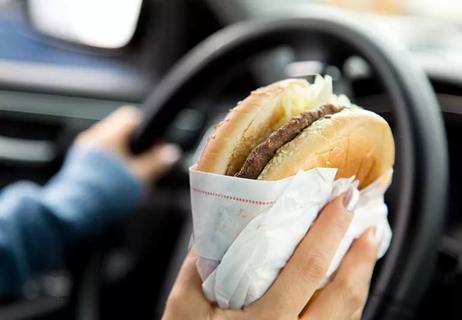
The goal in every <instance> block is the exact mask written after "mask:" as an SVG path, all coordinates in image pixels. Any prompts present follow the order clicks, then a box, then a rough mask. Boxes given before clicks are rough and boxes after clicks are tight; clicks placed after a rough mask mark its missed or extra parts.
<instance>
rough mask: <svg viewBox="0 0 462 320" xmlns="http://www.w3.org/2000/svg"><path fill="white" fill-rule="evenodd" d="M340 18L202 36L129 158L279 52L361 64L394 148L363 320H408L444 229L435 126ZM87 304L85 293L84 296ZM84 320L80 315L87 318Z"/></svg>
mask: <svg viewBox="0 0 462 320" xmlns="http://www.w3.org/2000/svg"><path fill="white" fill-rule="evenodd" d="M371 32H372V31H371V30H368V29H367V28H366V27H364V26H363V25H361V24H359V23H356V22H354V21H350V20H348V19H345V18H344V17H342V16H339V15H335V14H334V15H332V14H325V15H323V14H316V16H308V17H300V18H287V19H279V20H266V21H257V22H255V21H254V22H244V23H239V24H236V25H232V26H230V27H227V28H225V29H222V30H221V31H219V32H217V33H215V34H214V35H212V36H210V37H209V38H208V39H206V40H205V41H203V42H202V43H200V44H199V45H198V46H197V47H195V48H194V49H193V50H192V51H190V52H189V53H188V54H187V55H186V56H185V57H184V58H183V59H182V60H180V61H179V63H178V64H177V65H176V66H174V67H173V68H172V69H171V71H170V72H169V73H168V74H167V75H166V76H165V78H164V79H163V81H162V82H161V83H160V84H159V85H158V86H157V87H156V88H155V90H154V91H153V92H152V94H151V95H150V96H149V97H148V99H147V100H146V103H145V109H144V110H145V120H144V122H143V123H142V125H141V126H140V128H139V130H138V132H137V133H136V135H135V136H134V137H133V140H132V145H131V147H132V150H133V152H134V153H138V152H141V151H143V150H145V149H146V148H148V147H149V146H151V145H152V143H153V142H154V141H155V140H156V139H158V138H160V137H162V136H163V135H164V133H165V132H166V130H167V128H168V124H170V123H171V122H172V121H173V119H174V118H175V116H176V115H177V114H178V113H179V112H180V111H181V110H182V109H183V108H184V106H185V105H187V103H188V101H190V100H191V99H192V98H193V97H194V96H195V95H196V94H197V93H199V92H203V91H204V90H205V89H206V88H207V85H208V83H209V81H208V80H207V79H211V78H212V77H215V78H216V77H217V71H220V72H221V71H222V70H226V69H229V68H231V67H233V66H235V65H236V64H238V63H239V62H240V61H242V60H243V59H246V58H247V57H250V56H253V55H255V54H257V53H261V52H262V51H265V50H268V49H271V48H275V47H278V46H281V45H286V46H291V45H294V44H297V43H298V44H299V43H312V42H315V43H316V44H317V45H319V46H321V47H323V48H324V49H325V50H326V51H327V52H330V54H331V56H333V57H336V56H339V55H340V56H342V55H343V56H351V55H356V56H360V57H362V58H363V59H365V60H366V61H367V62H368V63H369V65H370V66H371V68H372V70H373V71H374V74H375V75H376V77H377V78H378V79H379V80H380V82H381V84H382V86H383V88H384V90H385V92H386V93H387V95H388V96H389V98H390V100H391V113H392V118H393V122H394V134H395V140H396V147H397V152H396V155H397V159H396V167H395V176H394V183H393V184H392V188H391V192H392V193H393V195H394V198H395V203H394V206H393V207H394V208H393V211H392V212H391V213H390V215H391V216H392V218H393V219H392V229H393V240H392V243H391V246H390V248H389V251H388V253H387V254H386V256H385V257H384V258H383V259H382V261H381V265H380V268H378V269H377V272H376V275H375V279H374V281H373V284H372V287H371V295H370V299H369V302H368V304H367V307H366V309H365V313H364V318H365V319H411V318H412V316H413V314H414V311H415V309H416V307H417V305H418V303H419V301H420V300H421V298H422V297H423V294H424V293H425V290H426V288H427V287H428V285H429V282H430V279H431V276H432V268H433V266H434V264H435V259H436V254H437V250H438V245H439V240H440V236H441V234H442V227H443V221H444V209H445V199H446V191H447V175H448V165H447V163H448V159H447V157H448V155H447V146H446V138H445V133H444V127H443V122H442V117H441V114H440V112H439V106H438V104H437V101H436V98H435V95H434V92H433V90H432V88H431V86H430V84H429V81H428V79H427V78H426V76H425V74H424V73H423V72H422V71H421V70H420V69H418V68H415V67H413V65H412V63H411V62H410V61H408V60H406V55H405V54H403V53H402V52H400V51H399V50H398V49H397V47H396V46H394V45H393V43H390V42H388V41H386V39H385V38H384V39H382V38H378V37H377V35H372V34H371ZM93 294H94V293H93ZM86 314H88V313H86Z"/></svg>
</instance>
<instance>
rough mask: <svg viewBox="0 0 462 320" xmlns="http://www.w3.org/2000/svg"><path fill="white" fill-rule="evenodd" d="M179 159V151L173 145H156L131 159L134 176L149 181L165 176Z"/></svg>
mask: <svg viewBox="0 0 462 320" xmlns="http://www.w3.org/2000/svg"><path fill="white" fill-rule="evenodd" d="M180 158H181V150H180V149H179V148H178V147H177V146H176V145H174V144H170V143H166V144H160V145H157V146H155V147H153V148H151V149H150V150H148V151H146V152H144V153H143V154H141V155H140V156H137V157H135V158H133V169H134V171H135V175H136V176H138V177H139V178H140V179H141V180H143V181H151V180H155V179H157V178H159V177H160V176H162V175H163V174H165V173H166V172H167V171H168V170H169V169H170V168H171V167H172V166H173V165H174V164H175V163H177V162H178V160H179V159H180Z"/></svg>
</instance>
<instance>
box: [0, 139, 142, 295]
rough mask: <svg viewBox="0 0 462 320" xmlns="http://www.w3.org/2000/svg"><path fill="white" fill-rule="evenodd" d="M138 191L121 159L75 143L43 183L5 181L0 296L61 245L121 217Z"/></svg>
mask: <svg viewBox="0 0 462 320" xmlns="http://www.w3.org/2000/svg"><path fill="white" fill-rule="evenodd" d="M140 196H141V185H140V183H139V182H138V181H137V180H136V179H135V178H134V177H133V176H132V175H131V174H130V173H129V172H128V171H127V169H126V167H125V166H124V164H123V163H122V162H121V160H119V159H118V158H116V157H115V156H113V155H111V154H110V153H108V152H105V151H102V150H97V149H91V148H86V147H77V146H74V147H73V148H72V149H71V150H70V152H69V153H68V156H67V158H66V161H65V163H64V165H63V168H62V169H61V171H60V172H59V173H58V174H57V175H56V176H55V177H54V178H52V179H51V180H50V182H49V183H48V184H47V185H46V186H45V187H43V188H41V187H39V186H37V185H35V184H33V183H30V182H18V183H16V184H13V185H11V186H9V187H6V188H5V189H4V190H3V191H2V193H1V194H0V296H2V295H5V294H15V293H17V292H18V290H20V288H21V286H22V285H23V284H24V282H25V281H27V280H28V279H29V278H31V277H32V276H34V275H36V274H38V273H40V272H43V271H46V270H49V269H52V268H55V267H58V266H59V265H60V264H61V263H62V260H63V255H64V252H65V250H66V249H68V248H69V247H70V246H72V244H74V243H75V242H76V241H79V239H82V238H84V237H87V236H91V235H94V234H97V233H99V232H101V231H102V230H103V229H104V228H105V227H107V226H108V225H109V224H111V223H112V222H114V221H115V220H117V219H119V218H121V217H123V216H124V215H125V214H126V213H127V212H129V211H130V210H131V209H133V207H134V206H135V205H136V203H137V201H138V200H139V198H140Z"/></svg>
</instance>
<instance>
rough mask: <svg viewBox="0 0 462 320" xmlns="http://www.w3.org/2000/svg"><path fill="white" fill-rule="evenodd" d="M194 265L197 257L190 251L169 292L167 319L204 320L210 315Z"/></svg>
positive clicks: (208, 305)
mask: <svg viewBox="0 0 462 320" xmlns="http://www.w3.org/2000/svg"><path fill="white" fill-rule="evenodd" d="M196 263H197V256H196V254H195V252H194V250H193V249H192V250H190V251H189V253H188V255H187V256H186V258H185V260H184V262H183V265H182V267H181V269H180V272H179V273H178V276H177V279H176V281H175V284H174V285H173V288H172V290H171V291H170V295H169V297H168V300H167V308H166V309H168V310H170V312H169V313H170V315H171V316H170V317H167V318H168V319H170V318H171V319H196V318H197V319H205V318H206V315H207V314H209V313H210V309H211V306H210V303H209V302H208V301H207V299H206V298H205V296H204V294H203V292H202V281H201V279H200V276H199V273H198V271H197V268H196ZM192 310H193V311H194V312H192ZM164 318H165V317H164ZM164 318H163V319H164Z"/></svg>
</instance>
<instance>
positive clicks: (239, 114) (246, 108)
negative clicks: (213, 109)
mask: <svg viewBox="0 0 462 320" xmlns="http://www.w3.org/2000/svg"><path fill="white" fill-rule="evenodd" d="M294 87H299V88H305V89H307V88H308V87H309V84H308V83H307V82H306V81H305V80H300V79H287V80H283V81H279V82H276V83H273V84H270V85H269V86H266V87H263V88H260V89H258V90H255V91H253V92H252V93H251V94H250V96H248V97H247V98H246V99H245V100H244V101H241V102H239V103H238V105H237V106H236V107H235V108H234V109H232V110H231V111H230V112H229V113H228V115H227V116H226V118H225V119H224V120H223V121H222V122H221V123H220V124H218V126H217V127H216V129H215V132H214V134H213V135H212V136H211V137H210V139H209V141H208V143H207V145H206V146H205V149H204V151H203V152H202V155H201V157H200V159H199V161H198V163H197V170H199V171H205V172H212V173H218V174H225V175H234V174H235V173H236V172H237V171H238V170H239V169H240V168H241V166H242V164H243V163H244V161H245V159H246V158H247V155H248V154H249V153H250V151H251V150H252V149H253V148H254V147H255V146H256V145H258V144H259V143H260V142H262V141H263V140H265V139H266V138H268V136H269V135H270V134H271V132H273V131H274V130H276V129H278V128H279V127H280V126H281V125H283V124H284V123H285V122H286V121H288V120H289V119H290V118H291V116H292V115H290V114H289V115H288V114H287V112H286V107H287V103H286V101H285V99H284V96H285V95H286V94H287V93H288V92H291V91H292V90H293V88H294Z"/></svg>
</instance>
